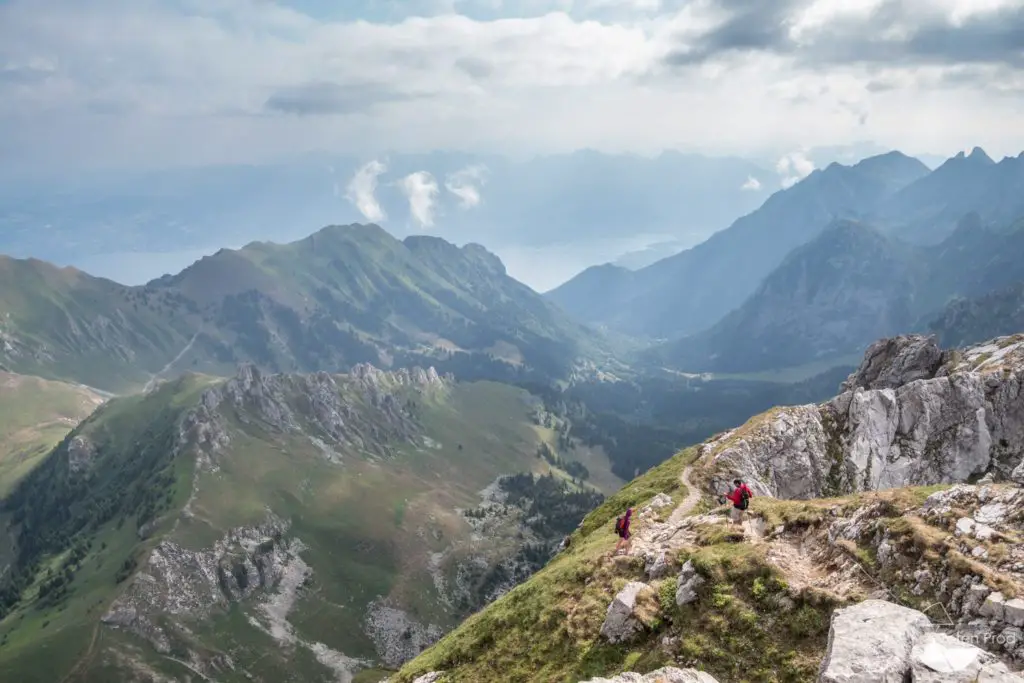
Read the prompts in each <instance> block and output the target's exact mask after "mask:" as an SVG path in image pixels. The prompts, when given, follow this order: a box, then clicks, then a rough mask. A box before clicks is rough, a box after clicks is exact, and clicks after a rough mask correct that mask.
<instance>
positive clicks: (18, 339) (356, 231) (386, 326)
mask: <svg viewBox="0 0 1024 683" xmlns="http://www.w3.org/2000/svg"><path fill="white" fill-rule="evenodd" d="M0 342H3V343H0V364H3V365H4V366H5V367H7V368H8V369H9V370H12V371H15V372H24V373H29V374H36V375H39V376H43V377H48V378H55V379H66V380H67V379H69V380H75V381H82V382H84V383H86V384H89V385H90V386H96V387H100V388H103V389H108V390H112V391H123V390H133V389H138V388H141V387H142V386H144V385H145V384H147V383H148V382H150V381H151V380H152V379H154V378H169V377H173V376H176V375H177V374H180V373H181V372H183V371H186V370H192V371H199V372H208V373H212V374H229V373H230V372H233V371H234V367H235V365H236V364H237V363H239V362H244V361H252V362H255V363H257V364H259V365H260V366H261V367H264V368H266V369H269V370H273V371H278V372H315V371H320V370H326V371H332V372H336V371H342V370H345V369H347V368H349V367H351V366H352V365H354V364H356V363H363V362H370V363H374V364H375V365H378V366H384V367H410V366H412V365H415V364H421V365H427V364H429V365H434V366H435V367H437V368H438V369H439V370H440V371H442V372H446V371H453V372H456V373H457V374H458V375H459V376H460V377H470V378H489V379H501V380H506V379H524V378H526V379H533V380H545V381H546V380H550V379H552V378H564V377H568V376H569V375H570V374H571V373H572V372H573V370H574V368H576V367H577V366H579V365H580V363H581V362H584V364H585V363H586V362H588V361H589V362H590V363H591V364H592V363H594V362H599V363H600V362H605V361H606V360H607V355H608V354H607V353H606V352H604V351H603V350H602V347H601V346H600V343H598V342H595V341H594V335H593V334H592V333H590V332H588V331H586V330H585V329H584V328H582V327H580V326H578V325H576V324H575V323H573V322H572V321H570V320H569V319H568V318H567V317H566V315H565V314H564V313H562V312H561V311H560V310H559V309H558V308H556V307H555V306H554V305H553V304H550V303H548V302H547V301H546V300H545V299H543V298H542V297H541V296H540V295H538V294H537V293H535V292H533V291H532V290H530V289H529V288H528V287H526V286H525V285H523V284H521V283H519V282H517V281H516V280H514V279H512V278H511V277H509V276H508V275H507V274H506V272H505V268H504V266H503V265H502V263H501V261H500V260H499V259H498V258H497V257H495V256H494V255H493V254H490V253H489V252H487V251H486V250H485V249H484V248H483V247H480V246H479V245H473V244H470V245H466V246H464V247H461V248H459V247H456V246H454V245H452V244H449V243H448V242H445V241H444V240H441V239H438V238H433V237H409V238H407V239H406V240H404V241H400V240H397V239H395V238H394V237H392V236H391V235H389V234H388V233H387V232H385V231H384V230H382V229H381V228H379V227H377V226H374V225H366V226H364V225H350V226H331V227H328V228H324V229H323V230H320V231H319V232H317V233H316V234H314V235H311V236H310V237H308V238H306V239H303V240H300V241H297V242H293V243H290V244H270V243H253V244H250V245H248V246H246V247H245V248H243V249H240V250H237V251H231V250H221V251H219V252H218V253H216V254H214V255H213V256H209V257H205V258H203V259H201V260H200V261H197V262H196V263H195V264H193V265H192V266H190V267H189V268H187V269H185V270H184V271H182V272H181V273H178V274H177V275H173V276H165V277H163V278H161V279H159V280H156V281H154V282H151V283H149V284H148V285H145V286H141V287H124V286H121V285H118V284H116V283H114V282H110V281H108V280H103V279H99V278H93V277H90V276H88V275H86V274H84V273H81V272H79V271H76V270H73V269H58V268H56V267H54V266H51V265H49V264H46V263H43V262H41V261H35V260H29V261H18V260H14V259H9V258H4V259H2V260H0Z"/></svg>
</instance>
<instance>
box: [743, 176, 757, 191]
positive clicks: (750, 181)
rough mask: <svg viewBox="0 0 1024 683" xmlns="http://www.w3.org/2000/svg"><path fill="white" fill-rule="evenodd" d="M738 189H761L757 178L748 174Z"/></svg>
mask: <svg viewBox="0 0 1024 683" xmlns="http://www.w3.org/2000/svg"><path fill="white" fill-rule="evenodd" d="M740 189H741V190H752V191H755V192H756V191H757V190H760V189H761V181H760V180H758V179H757V178H755V177H754V176H748V177H747V182H745V183H743V185H742V186H741V187H740Z"/></svg>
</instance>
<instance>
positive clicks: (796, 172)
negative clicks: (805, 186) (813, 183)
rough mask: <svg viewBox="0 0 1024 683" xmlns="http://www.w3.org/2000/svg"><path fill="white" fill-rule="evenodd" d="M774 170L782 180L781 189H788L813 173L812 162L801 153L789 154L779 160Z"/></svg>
mask: <svg viewBox="0 0 1024 683" xmlns="http://www.w3.org/2000/svg"><path fill="white" fill-rule="evenodd" d="M775 170H776V171H777V172H778V174H779V176H781V178H782V181H781V184H782V187H783V188H789V187H792V186H793V185H796V184H797V183H798V182H800V181H801V180H803V179H804V178H806V177H807V176H809V175H810V174H811V173H812V172H813V171H814V162H813V161H811V160H810V159H808V158H807V156H806V155H805V154H804V153H803V152H790V153H789V154H786V155H785V156H783V157H782V158H781V159H779V161H778V162H777V163H776V164H775Z"/></svg>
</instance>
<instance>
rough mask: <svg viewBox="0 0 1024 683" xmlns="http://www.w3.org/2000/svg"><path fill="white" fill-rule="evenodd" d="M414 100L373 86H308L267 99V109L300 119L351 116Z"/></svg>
mask: <svg viewBox="0 0 1024 683" xmlns="http://www.w3.org/2000/svg"><path fill="white" fill-rule="evenodd" d="M408 99H413V97H412V96H410V95H406V94H402V93H399V92H396V91H394V90H390V89H388V88H387V87H385V86H382V85H380V84H374V83H359V84H354V85H347V86H343V85H339V84H338V83H326V82H321V83H305V84H302V85H296V86H288V87H284V88H281V89H280V90H278V91H277V92H275V93H273V94H272V95H271V96H270V97H269V98H267V101H266V103H265V104H264V107H265V108H266V109H267V110H268V111H271V112H281V113H285V114H298V115H318V114H351V113H354V112H360V111H365V110H367V109H370V108H371V107H373V106H375V105H377V104H381V103H384V102H400V101H403V100H408Z"/></svg>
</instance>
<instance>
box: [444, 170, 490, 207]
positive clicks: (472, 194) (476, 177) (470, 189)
mask: <svg viewBox="0 0 1024 683" xmlns="http://www.w3.org/2000/svg"><path fill="white" fill-rule="evenodd" d="M486 174H487V167H486V166H484V165H482V164H474V165H472V166H467V167H466V168H464V169H462V170H461V171H456V172H455V173H451V174H449V175H448V177H447V178H445V181H444V186H445V189H447V190H448V191H449V192H451V193H452V194H453V195H455V196H456V197H458V198H459V206H461V207H462V208H463V209H471V208H473V207H474V206H477V205H479V204H480V188H479V186H480V185H483V184H484V183H485V182H486Z"/></svg>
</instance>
